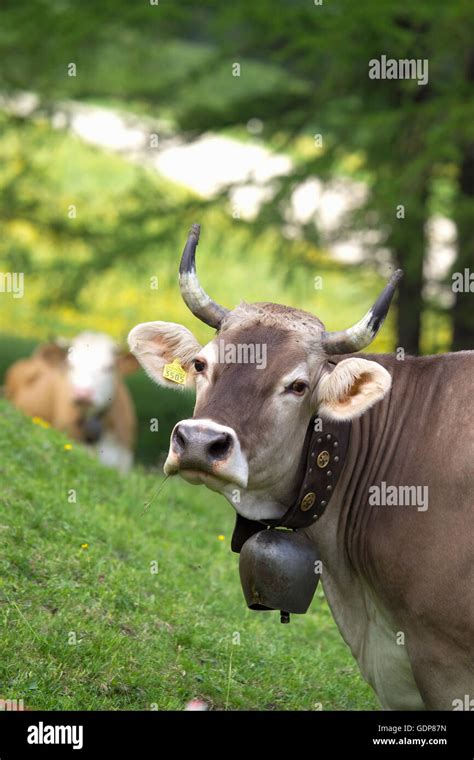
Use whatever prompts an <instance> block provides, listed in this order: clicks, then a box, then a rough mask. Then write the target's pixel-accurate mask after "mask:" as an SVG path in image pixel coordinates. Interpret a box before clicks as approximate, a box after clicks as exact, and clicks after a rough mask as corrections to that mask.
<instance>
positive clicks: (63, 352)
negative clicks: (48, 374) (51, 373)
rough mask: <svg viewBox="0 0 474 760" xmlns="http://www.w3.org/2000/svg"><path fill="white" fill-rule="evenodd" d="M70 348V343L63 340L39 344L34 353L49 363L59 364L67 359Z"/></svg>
mask: <svg viewBox="0 0 474 760" xmlns="http://www.w3.org/2000/svg"><path fill="white" fill-rule="evenodd" d="M68 348H69V345H68V344H67V343H63V342H61V343H60V342H54V343H43V345H41V346H38V348H37V349H36V351H35V353H34V355H35V356H37V357H39V358H40V359H43V361H45V362H47V363H48V364H52V365H54V366H57V365H58V364H61V363H62V362H63V361H64V360H65V359H66V357H67V352H68Z"/></svg>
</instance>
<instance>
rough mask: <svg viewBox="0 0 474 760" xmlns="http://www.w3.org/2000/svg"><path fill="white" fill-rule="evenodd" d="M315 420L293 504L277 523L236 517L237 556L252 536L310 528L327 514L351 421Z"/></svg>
mask: <svg viewBox="0 0 474 760" xmlns="http://www.w3.org/2000/svg"><path fill="white" fill-rule="evenodd" d="M318 421H319V422H320V418H318V417H317V416H316V415H315V416H314V417H312V419H311V421H310V423H309V425H308V429H307V431H306V436H305V442H304V446H303V454H302V457H303V461H305V462H306V468H305V474H304V477H303V481H302V483H301V487H300V490H299V493H298V497H297V499H296V500H295V502H294V504H292V505H291V507H290V508H289V509H288V510H287V511H286V512H285V514H284V515H283V517H281V518H280V519H278V520H266V521H256V520H249V519H247V518H246V517H241V516H240V515H237V520H236V524H235V528H234V533H233V535H232V543H231V546H232V551H234V552H236V553H237V554H238V553H240V550H241V548H242V546H243V544H244V543H245V542H246V541H247V539H248V538H250V536H252V535H253V534H254V533H257V532H259V531H261V530H263V529H264V528H265V527H273V528H275V527H284V528H292V529H294V530H297V529H298V528H307V527H308V526H310V525H312V524H313V523H314V522H316V520H318V519H319V518H320V517H321V516H322V515H323V514H324V512H325V510H326V508H327V506H328V504H329V502H330V500H331V497H332V494H333V493H334V489H335V487H336V485H337V482H338V480H339V476H340V474H341V472H342V469H343V467H344V463H345V457H346V452H347V447H348V444H349V437H350V431H351V423H350V422H332V421H324V422H323V424H322V426H321V427H322V430H319V429H318V428H319V427H320V425H318V424H317V423H318Z"/></svg>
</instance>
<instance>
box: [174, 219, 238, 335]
mask: <svg viewBox="0 0 474 760" xmlns="http://www.w3.org/2000/svg"><path fill="white" fill-rule="evenodd" d="M200 231H201V227H200V225H199V224H193V226H192V227H191V229H190V231H189V235H188V239H187V241H186V245H185V246H184V251H183V255H182V257H181V263H180V265H179V287H180V290H181V295H182V296H183V301H184V303H185V304H186V306H187V307H188V309H190V311H192V313H193V314H194V316H195V317H197V318H198V319H200V320H201V321H202V322H205V323H206V325H209V327H215V328H216V330H218V329H219V327H220V325H221V322H222V320H223V319H224V317H225V316H226V314H228V313H229V310H228V309H225V308H224V307H223V306H219V304H218V303H216V302H215V301H213V300H212V298H211V297H210V296H208V295H207V293H206V292H205V291H204V290H203V289H202V287H201V285H200V283H199V280H198V276H197V274H196V247H197V244H198V242H199V233H200Z"/></svg>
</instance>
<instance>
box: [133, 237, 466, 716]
mask: <svg viewBox="0 0 474 760" xmlns="http://www.w3.org/2000/svg"><path fill="white" fill-rule="evenodd" d="M198 235H199V228H198V227H197V226H195V227H194V228H193V230H192V232H191V234H190V236H189V238H188V243H187V245H186V248H185V250H184V254H183V259H182V262H181V266H180V285H181V291H182V294H183V297H184V300H185V302H186V304H187V305H188V306H189V308H190V309H191V311H192V312H193V313H194V314H195V315H196V316H197V317H199V318H200V319H201V320H202V321H204V322H206V323H207V324H208V325H210V326H212V327H214V328H215V329H216V330H217V335H216V336H215V337H214V338H213V339H212V340H211V341H210V342H209V343H208V344H207V345H206V346H204V347H202V346H201V345H200V344H199V342H198V341H197V340H196V338H194V336H193V335H192V333H191V332H190V331H189V330H187V329H186V328H185V327H182V326H180V325H177V324H172V323H168V322H149V323H146V324H142V325H138V326H137V327H135V328H134V329H133V330H132V331H131V333H130V335H129V344H130V348H131V350H132V351H133V352H134V353H135V355H136V356H137V358H138V359H139V360H140V362H141V363H142V365H143V366H144V368H145V369H146V371H147V372H148V373H149V375H150V376H151V377H152V378H154V379H155V381H156V382H158V383H160V384H161V385H167V386H169V387H176V383H175V382H173V378H174V377H176V375H173V374H171V375H170V374H169V372H168V373H166V372H165V375H166V376H164V375H163V372H164V367H165V366H166V365H167V364H169V363H170V362H171V363H173V366H174V367H175V368H176V366H177V364H178V363H179V364H180V365H181V367H182V368H183V370H184V371H185V373H186V377H185V382H186V384H187V386H188V387H195V388H196V396H197V398H196V407H195V410H194V416H193V419H191V420H183V421H181V422H179V423H178V424H177V425H176V426H175V428H174V430H173V432H172V435H171V444H170V450H169V454H168V458H167V460H166V463H165V472H166V473H168V474H169V475H174V474H179V475H181V476H182V477H183V478H185V479H186V480H187V481H189V482H191V483H195V484H205V485H206V486H208V487H209V488H212V489H213V490H216V491H220V492H221V493H222V494H223V495H224V496H225V497H226V498H227V499H228V501H229V502H230V504H231V505H232V506H233V507H234V509H235V510H236V511H237V513H238V514H239V515H241V516H243V517H245V518H248V519H250V520H252V521H260V522H261V523H262V524H263V525H265V524H268V523H270V521H275V520H281V519H282V518H283V516H284V515H285V514H286V513H287V511H288V509H289V508H292V505H294V504H296V505H297V506H299V508H300V509H303V508H305V505H304V503H303V501H302V502H301V503H300V504H299V505H298V501H297V498H298V494H299V492H300V486H301V482H302V469H301V457H302V452H303V447H304V440H305V435H306V431H307V429H308V426H309V424H310V422H311V420H312V419H313V417H314V415H315V414H317V415H320V417H321V419H322V421H323V430H324V421H325V420H326V421H327V420H329V421H330V423H329V424H331V425H334V424H337V425H339V427H340V426H341V425H342V426H346V425H347V424H348V423H349V421H350V437H349V442H348V448H347V453H346V457H345V463H344V466H343V469H342V472H341V475H340V477H339V480H338V482H337V485H336V487H335V489H334V492H333V494H332V497H331V500H330V502H329V504H328V507H327V509H326V511H324V513H323V514H322V515H321V516H320V519H318V520H317V522H314V523H313V524H312V525H310V526H309V527H304V531H305V533H306V534H307V535H308V536H309V537H310V539H311V540H312V541H313V542H314V545H315V547H316V549H317V551H318V554H319V555H320V557H321V558H322V561H323V571H322V582H323V585H324V590H325V594H326V597H327V599H328V602H329V605H330V607H331V610H332V613H333V615H334V618H335V620H336V623H337V625H338V627H339V630H340V632H341V634H342V636H343V637H344V640H345V641H346V642H347V644H348V645H349V647H350V648H351V651H352V653H353V655H354V657H355V658H356V660H357V662H358V664H359V667H360V669H361V672H362V674H363V675H364V677H365V678H366V679H367V681H368V682H369V683H370V684H371V685H372V687H373V688H374V690H375V692H376V693H377V696H378V698H379V700H380V703H381V705H382V706H383V707H384V708H386V709H409V710H413V709H423V707H425V708H431V709H444V710H449V709H465V708H463V707H462V705H466V704H472V699H473V697H474V660H473V654H472V653H473V651H474V495H473V494H474V426H473V423H472V415H471V414H470V410H471V409H472V400H473V398H474V353H473V352H460V353H457V354H445V355H441V356H430V357H420V358H415V357H405V358H404V359H403V356H401V357H395V356H385V355H381V356H380V355H357V353H355V352H357V351H359V350H361V349H362V348H365V347H366V346H367V345H369V344H370V342H371V341H372V340H373V338H374V337H375V335H376V334H377V332H378V330H379V328H380V326H381V324H382V322H383V320H384V318H385V316H386V313H387V311H388V308H389V305H390V301H391V298H392V295H393V292H394V289H395V285H396V282H397V280H398V278H399V276H400V274H401V273H399V272H396V273H395V274H394V276H393V277H392V280H391V281H390V283H389V284H388V285H387V287H386V288H385V290H384V291H383V293H382V294H381V296H380V297H379V299H378V300H377V302H376V303H375V304H374V306H373V307H372V308H371V309H370V310H369V311H368V313H367V314H366V315H365V317H363V318H362V319H361V320H360V321H359V322H358V323H357V324H356V325H354V326H353V327H351V328H349V329H348V330H345V331H342V332H336V333H331V332H328V331H326V330H325V328H324V325H323V324H322V323H321V321H320V320H319V319H318V318H317V317H314V316H313V315H311V314H308V313H306V312H303V311H300V310H299V309H293V308H289V307H286V306H280V305H277V304H271V303H256V304H241V305H240V306H238V307H237V308H235V309H234V310H233V311H229V310H227V309H225V308H223V307H222V306H219V305H218V304H216V303H215V302H214V301H213V300H212V299H211V298H210V297H209V296H208V295H207V294H206V293H205V292H204V291H203V289H202V287H201V286H200V284H199V281H198V279H197V274H196V270H195V249H196V245H197V241H198ZM252 345H253V347H254V351H253V353H252V352H247V358H248V357H249V356H250V358H252V355H253V357H254V358H255V357H256V356H257V354H259V355H260V356H263V354H264V353H265V362H264V363H263V362H262V363H260V365H259V364H257V362H255V361H254V362H253V363H252V362H251V361H243V359H242V356H243V355H244V352H242V351H240V353H239V349H241V348H242V347H244V346H247V347H248V346H252ZM257 346H260V351H259V352H257V350H256V349H257ZM263 347H265V352H263V351H262V350H261V349H262V348H263ZM398 358H400V359H403V360H398ZM228 359H229V360H228ZM264 365H265V366H264ZM170 377H171V379H169V378H170ZM178 379H184V378H183V377H182V376H181V377H180V376H179V375H178ZM329 438H331V436H330V435H329ZM334 461H336V459H335V460H334ZM323 466H324V465H323ZM328 470H329V468H328ZM407 494H410V498H409V499H407ZM311 496H312V497H314V496H315V494H311ZM237 497H238V498H237ZM319 498H321V495H319ZM323 500H324V497H323ZM321 504H323V502H321ZM280 524H281V523H280Z"/></svg>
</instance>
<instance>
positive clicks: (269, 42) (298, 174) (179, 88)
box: [0, 0, 474, 352]
mask: <svg viewBox="0 0 474 760" xmlns="http://www.w3.org/2000/svg"><path fill="white" fill-rule="evenodd" d="M473 26H474V14H473V13H472V8H471V7H470V3H469V2H468V0H452V1H451V2H450V3H446V2H445V0H420V1H419V2H418V3H417V4H416V5H411V6H410V8H409V9H407V8H404V7H402V6H400V3H399V2H398V0H386V1H385V2H384V3H380V2H379V1H378V0H363V1H361V2H358V3H354V2H353V0H337V2H336V1H335V2H330V3H329V2H327V3H324V2H323V3H322V4H321V5H319V4H316V3H311V2H309V0H278V2H275V0H260V2H258V3H253V2H243V1H241V2H238V3H234V4H222V3H221V2H219V0H200V2H199V4H196V3H195V2H188V0H180V2H179V3H176V2H175V1H174V0H160V3H159V5H157V6H151V5H149V4H146V3H143V4H130V3H129V2H128V1H127V0H113V1H112V0H105V1H104V2H102V3H100V4H97V3H95V2H94V1H93V0H87V1H86V2H82V3H81V4H80V6H79V5H75V4H73V3H71V2H68V0H48V1H46V0H30V2H28V3H27V4H26V3H24V4H21V3H20V4H19V3H18V2H15V0H4V3H3V7H2V23H1V25H0V55H1V57H2V61H3V66H2V70H1V72H0V89H1V90H3V91H13V90H15V89H26V88H28V89H32V90H34V91H35V92H38V93H39V94H40V95H41V97H42V100H43V104H44V103H48V102H51V101H53V100H57V99H58V98H64V97H74V98H83V99H84V98H92V99H94V98H95V99H97V98H100V99H102V100H104V99H107V98H109V99H112V100H113V98H119V99H120V100H121V101H123V102H127V103H129V104H131V105H132V106H133V107H137V106H138V107H140V108H145V109H148V110H149V112H150V111H151V112H154V113H156V110H157V109H160V110H166V112H167V115H169V116H170V118H171V119H172V121H173V122H174V125H175V126H176V127H177V128H179V129H181V130H183V131H184V132H185V133H187V134H188V135H189V136H193V135H196V134H197V133H201V132H205V131H207V130H209V129H213V130H216V129H222V128H229V127H245V125H246V124H247V122H248V121H249V119H252V118H255V117H258V118H259V119H260V120H261V121H262V122H263V127H264V130H263V133H262V137H263V138H264V139H265V140H267V141H269V142H270V143H271V145H272V146H273V147H275V148H280V149H282V150H283V149H287V150H289V151H290V153H292V155H293V154H294V171H293V172H291V173H290V174H289V175H287V176H284V177H281V178H280V182H279V185H278V186H277V189H276V195H275V196H274V197H273V198H272V199H271V200H269V201H268V203H267V204H266V205H264V207H263V208H262V211H261V213H260V215H259V217H258V218H257V220H256V222H255V230H256V232H258V231H259V230H262V229H264V228H267V227H269V226H275V225H278V226H281V224H282V208H285V207H286V208H287V207H288V204H289V201H290V198H291V194H292V193H293V191H294V189H295V187H297V186H298V184H300V183H302V182H304V181H305V180H306V179H308V178H310V177H312V176H319V177H322V178H325V179H329V178H331V177H333V176H334V175H335V174H338V175H340V174H343V173H346V174H352V176H356V177H359V178H362V179H364V180H365V181H366V182H367V184H368V186H369V188H370V193H369V194H368V196H367V199H366V201H365V202H364V203H363V205H362V206H361V207H360V208H359V209H357V210H356V211H355V212H354V213H353V214H352V215H351V217H350V218H348V219H347V221H346V223H345V224H344V225H343V228H341V230H340V234H341V235H345V234H346V233H347V230H348V229H360V230H367V229H374V228H376V229H378V230H379V231H380V236H379V239H378V240H377V241H375V242H374V245H373V246H372V248H371V249H369V248H368V250H367V256H368V258H369V259H370V257H372V260H374V259H373V255H374V251H375V250H377V249H380V248H381V247H383V246H385V247H386V248H388V249H389V250H390V251H391V254H392V259H393V262H394V263H395V264H397V265H401V266H402V267H403V268H404V270H405V272H406V277H405V279H404V280H403V281H402V285H401V289H400V296H399V310H398V337H397V343H398V345H402V346H404V348H405V349H406V350H407V351H409V352H418V351H419V350H420V330H421V324H422V316H423V309H424V306H425V304H424V300H423V271H424V261H425V254H426V234H425V229H426V222H427V220H428V218H429V217H430V215H431V210H432V205H433V197H434V195H436V192H435V190H436V186H437V184H438V183H439V182H440V181H441V180H442V179H444V180H445V179H446V177H447V176H449V177H450V178H451V179H450V180H449V181H451V182H453V179H452V178H453V177H454V179H455V180H456V181H457V184H456V187H457V196H456V203H455V206H456V211H455V212H454V211H453V210H452V209H450V208H446V209H443V211H444V213H446V214H447V215H452V216H453V217H454V219H455V221H456V224H457V227H458V248H459V253H458V260H457V261H456V263H455V266H454V271H458V270H459V269H462V268H463V267H468V266H472V265H473V263H474V262H473V258H474V239H473V235H472V231H471V229H472V224H470V219H471V218H472V211H473V193H474V177H473V167H472V161H473V159H472V145H473V144H474V118H473V117H474V102H473V98H472V78H473V76H472V69H473V66H472V39H473V37H474V28H473ZM157 41H158V42H159V44H156V43H157ZM381 55H386V56H387V58H395V59H397V60H398V59H412V58H414V59H421V60H423V59H427V60H428V61H429V83H428V84H426V85H420V84H418V83H417V81H414V80H412V79H407V80H401V79H398V80H397V79H394V80H386V79H379V80H376V79H375V80H374V79H370V78H369V76H368V69H369V61H371V60H372V59H379V58H380V56H381ZM69 62H75V63H76V65H77V69H78V75H77V76H76V77H69V76H68V75H67V65H68V63H69ZM236 62H238V63H239V64H240V65H241V73H240V76H239V77H232V65H233V64H234V63H236ZM315 134H321V135H322V136H323V147H322V149H320V148H319V147H317V146H315V145H314V146H313V147H314V149H313V150H312V151H307V150H306V151H301V150H300V149H299V145H300V142H301V140H302V139H303V138H306V139H307V140H308V139H309V140H311V141H313V140H314V135H315ZM354 157H355V158H356V163H357V170H356V171H355V172H354V171H352V172H350V171H349V170H348V168H347V165H348V161H347V159H348V158H352V159H354ZM456 178H457V179H456ZM453 184H454V183H453ZM10 192H14V191H10ZM5 197H6V198H7V202H8V197H10V199H11V196H8V194H6V195H5ZM142 200H143V199H142ZM220 200H221V198H219V199H218V201H219V202H220ZM12 202H13V201H12ZM144 206H145V208H146V199H145V200H144ZM400 207H403V215H402V214H401V212H400V211H399V209H400ZM145 208H144V209H143V212H134V218H133V219H131V220H130V221H132V222H133V224H132V226H131V227H130V230H131V235H133V230H135V229H136V226H137V225H140V221H141V213H143V214H144V216H143V219H144V218H145V216H147V214H148V212H147V211H146V210H145ZM179 208H180V207H179V204H178V205H177V204H168V206H166V205H165V206H164V208H163V217H164V216H165V215H166V214H167V213H168V214H170V215H171V218H172V217H173V216H174V217H176V214H178V213H179ZM137 214H138V216H137ZM132 216H133V215H132ZM48 224H51V220H50V221H49V222H48ZM124 224H125V226H126V224H127V220H126V219H124ZM171 228H172V223H170V224H169V225H168V230H169V231H170V233H171ZM56 229H57V231H58V234H59V233H62V230H61V229H59V227H57V226H56ZM302 232H303V233H304V235H305V236H306V237H307V238H308V239H309V240H312V241H313V242H317V241H318V230H317V229H315V228H314V227H313V226H311V225H309V224H308V225H306V226H305V227H304V230H302ZM77 234H79V235H82V234H84V235H87V234H89V231H88V230H86V229H81V228H80V226H78V227H77ZM94 234H95V235H97V236H98V237H97V245H98V250H99V251H100V256H99V258H100V261H101V262H102V264H103V266H104V267H106V266H107V264H108V262H110V260H111V258H112V257H114V256H116V254H117V251H116V248H115V246H114V245H113V244H112V245H111V246H108V245H107V244H104V241H103V239H102V240H101V236H100V231H99V230H98V229H96V230H95V231H94ZM141 243H143V241H136V245H135V247H134V250H135V251H136V253H137V255H138V252H139V248H140V244H141ZM300 260H301V262H302V263H303V264H307V259H306V257H305V255H304V254H303V255H302V256H301V259H300ZM311 266H313V267H314V261H313V260H311ZM71 283H72V285H71V290H75V289H76V283H74V279H73V278H71ZM472 313H473V310H472V307H471V306H470V299H469V294H467V293H463V294H460V295H459V296H458V297H457V300H456V304H455V307H454V312H453V314H454V325H453V327H454V343H453V345H454V347H455V348H459V347H467V346H470V347H472V345H473V342H474V322H473V318H472Z"/></svg>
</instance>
